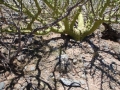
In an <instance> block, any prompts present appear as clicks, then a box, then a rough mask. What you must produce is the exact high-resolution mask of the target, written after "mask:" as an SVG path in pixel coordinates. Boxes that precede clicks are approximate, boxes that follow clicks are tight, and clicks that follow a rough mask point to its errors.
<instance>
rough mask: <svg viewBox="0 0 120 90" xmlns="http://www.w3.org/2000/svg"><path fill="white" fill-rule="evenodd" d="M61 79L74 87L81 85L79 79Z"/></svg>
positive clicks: (63, 82) (65, 83)
mask: <svg viewBox="0 0 120 90" xmlns="http://www.w3.org/2000/svg"><path fill="white" fill-rule="evenodd" d="M60 81H61V83H62V84H64V85H66V86H72V87H80V86H81V85H80V82H79V81H77V80H72V79H67V78H60Z"/></svg>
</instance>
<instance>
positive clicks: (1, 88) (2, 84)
mask: <svg viewBox="0 0 120 90" xmlns="http://www.w3.org/2000/svg"><path fill="white" fill-rule="evenodd" d="M4 87H5V83H4V82H0V90H3V88H4Z"/></svg>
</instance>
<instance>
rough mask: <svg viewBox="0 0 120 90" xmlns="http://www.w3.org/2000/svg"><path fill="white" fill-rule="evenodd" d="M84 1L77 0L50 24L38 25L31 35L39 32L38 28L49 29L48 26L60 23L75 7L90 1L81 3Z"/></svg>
mask: <svg viewBox="0 0 120 90" xmlns="http://www.w3.org/2000/svg"><path fill="white" fill-rule="evenodd" d="M82 2H83V1H82V0H81V1H79V2H77V3H76V4H75V5H74V6H72V7H70V8H69V9H68V10H67V12H66V13H65V14H64V15H63V16H60V17H59V18H58V19H56V20H55V21H54V22H52V23H50V24H47V25H44V26H43V27H38V28H36V29H34V30H33V31H32V32H31V33H30V34H29V35H32V34H34V33H35V32H37V31H38V30H42V29H47V28H49V27H52V26H53V25H55V24H56V23H58V22H59V21H61V20H62V19H64V18H65V17H67V16H69V15H70V13H71V12H72V10H73V9H75V8H76V7H77V6H82V5H84V4H85V3H86V2H88V0H87V1H85V2H84V3H83V4H81V3H82Z"/></svg>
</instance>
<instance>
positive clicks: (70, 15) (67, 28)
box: [0, 0, 120, 40]
mask: <svg viewBox="0 0 120 90" xmlns="http://www.w3.org/2000/svg"><path fill="white" fill-rule="evenodd" d="M12 1H13V2H12ZM0 3H1V4H2V5H3V6H4V7H7V8H8V9H10V10H11V12H14V13H17V14H20V17H22V16H23V15H25V16H26V17H27V19H25V21H26V22H21V23H22V24H21V26H20V30H21V32H24V33H30V34H33V33H35V34H39V35H44V34H47V33H49V32H55V33H61V34H67V35H70V36H71V37H73V38H74V39H75V40H81V39H83V38H84V37H85V36H87V35H90V34H91V33H93V32H94V31H95V30H96V29H97V28H98V27H99V25H100V24H101V23H103V22H109V23H119V22H120V20H119V17H120V9H119V7H120V1H118V0H102V1H101V0H97V1H96V0H84V1H83V0H27V1H26V0H4V2H0ZM13 31H15V30H13V28H12V29H9V30H8V32H13Z"/></svg>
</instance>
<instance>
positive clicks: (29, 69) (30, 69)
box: [25, 64, 36, 71]
mask: <svg viewBox="0 0 120 90" xmlns="http://www.w3.org/2000/svg"><path fill="white" fill-rule="evenodd" d="M35 69H36V66H35V64H31V65H28V66H25V71H34V70H35Z"/></svg>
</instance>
